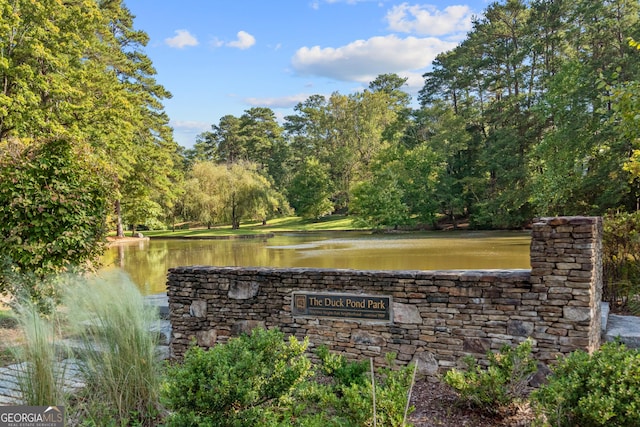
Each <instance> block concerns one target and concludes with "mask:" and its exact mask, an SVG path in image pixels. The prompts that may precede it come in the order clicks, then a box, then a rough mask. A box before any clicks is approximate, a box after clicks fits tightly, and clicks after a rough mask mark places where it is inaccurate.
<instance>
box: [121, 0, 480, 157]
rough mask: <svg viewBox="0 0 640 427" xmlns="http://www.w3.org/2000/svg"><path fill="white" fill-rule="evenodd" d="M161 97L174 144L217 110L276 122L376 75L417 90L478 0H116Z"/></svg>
mask: <svg viewBox="0 0 640 427" xmlns="http://www.w3.org/2000/svg"><path fill="white" fill-rule="evenodd" d="M124 2H125V4H126V6H127V7H128V8H129V9H130V10H131V11H132V13H133V14H134V15H135V16H136V19H135V21H134V24H135V27H136V28H137V29H139V30H143V31H145V32H146V33H147V34H148V35H149V37H150V42H149V44H148V45H147V48H146V50H145V52H146V54H147V55H148V56H149V57H150V58H151V60H152V61H153V63H154V65H155V67H156V70H157V73H158V74H157V76H156V77H157V80H158V82H159V83H161V84H162V85H164V86H165V88H167V89H168V90H169V91H170V92H171V93H172V94H173V98H172V99H169V100H166V101H165V110H166V112H167V114H168V115H169V117H170V119H171V126H172V127H173V128H174V136H175V139H176V141H177V142H178V143H179V144H180V145H182V146H185V147H191V146H193V144H194V142H195V139H196V135H198V134H199V133H201V132H204V131H206V130H210V129H211V125H212V124H218V122H219V121H220V118H221V117H222V116H224V115H226V114H232V115H234V116H240V115H242V114H243V112H244V111H246V110H248V109H249V108H252V107H269V108H271V109H273V111H274V112H275V113H276V116H277V117H278V118H279V119H282V118H283V117H284V116H286V115H288V114H291V113H292V112H293V109H292V108H293V107H294V106H295V105H296V104H297V103H298V102H302V101H304V100H305V99H307V98H308V97H309V96H310V95H314V94H320V95H325V96H329V95H330V94H331V93H333V92H336V91H337V92H340V93H342V94H345V95H346V94H349V93H352V92H355V91H361V90H363V89H364V88H366V87H367V86H368V84H369V82H370V81H371V80H373V79H374V78H375V77H376V76H377V75H379V74H383V73H397V74H398V75H400V76H402V77H407V78H408V79H409V80H408V86H407V87H406V88H405V89H406V90H407V92H409V93H411V94H412V95H413V96H414V99H415V94H416V93H417V91H418V90H419V89H420V88H421V87H422V85H423V83H424V80H423V79H422V74H423V73H424V72H426V71H428V70H429V66H430V64H431V62H432V61H433V59H434V58H435V56H436V55H437V54H438V53H440V52H443V51H447V50H450V49H452V48H453V47H455V46H456V45H457V43H459V42H460V41H461V40H462V39H464V37H465V35H466V33H467V31H468V30H469V29H470V28H471V19H472V16H478V15H480V14H481V13H482V11H483V10H484V8H485V7H486V6H487V4H488V3H487V1H486V0H466V1H464V0H460V1H456V0H440V1H436V0H431V1H429V0H427V2H426V3H421V2H411V1H409V2H405V1H396V0H180V1H177V0H124Z"/></svg>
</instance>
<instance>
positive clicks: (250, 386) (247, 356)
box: [163, 329, 414, 427]
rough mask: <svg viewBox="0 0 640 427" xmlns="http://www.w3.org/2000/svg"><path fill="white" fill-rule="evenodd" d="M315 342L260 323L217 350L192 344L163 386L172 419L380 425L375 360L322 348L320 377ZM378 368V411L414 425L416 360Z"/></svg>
mask: <svg viewBox="0 0 640 427" xmlns="http://www.w3.org/2000/svg"><path fill="white" fill-rule="evenodd" d="M306 345H307V341H306V340H305V341H304V342H299V341H297V340H296V339H295V338H293V337H290V339H289V341H288V343H287V342H286V341H285V340H284V334H283V333H282V332H280V331H279V330H278V329H271V330H269V331H265V330H264V329H255V330H254V331H253V332H252V334H251V335H246V334H245V335H241V336H240V337H238V338H232V339H230V340H229V341H228V342H227V343H226V344H219V345H216V346H215V347H213V348H211V349H209V350H203V349H201V348H199V347H191V348H190V349H189V350H188V351H187V352H186V354H185V357H184V360H183V361H182V362H181V363H179V364H177V365H174V366H173V367H170V368H169V369H168V373H167V378H166V381H165V383H164V386H163V394H164V396H165V400H166V404H167V407H168V409H170V410H171V411H173V414H172V415H171V416H170V417H169V418H168V419H167V424H166V425H168V426H180V427H186V426H274V425H277V426H280V427H287V426H293V425H296V426H307V427H312V426H318V427H320V426H322V427H327V426H336V427H337V426H341V427H360V426H363V425H373V423H374V421H373V419H374V409H373V408H374V404H373V390H374V387H373V386H372V382H371V371H370V370H369V365H370V364H369V363H366V362H350V361H347V360H346V359H345V358H344V357H343V356H341V355H337V354H334V353H329V352H328V350H326V348H325V349H324V350H321V351H320V355H319V356H320V359H321V364H320V366H318V367H317V368H318V369H317V371H318V373H320V372H322V374H320V375H319V376H315V377H312V378H309V376H310V375H311V373H312V367H311V363H310V361H309V360H308V359H307V357H306V356H305V355H304V350H305V349H306ZM392 359H393V358H392V357H389V366H388V367H383V368H378V369H377V370H376V372H375V396H376V402H377V403H376V406H375V408H376V409H375V417H376V423H377V425H379V426H388V427H400V426H409V424H407V423H406V417H407V416H408V415H409V414H410V413H411V412H412V411H413V408H412V407H409V406H408V405H407V399H408V391H409V390H410V387H411V386H412V381H413V377H412V374H413V373H414V371H413V366H410V367H404V368H397V367H394V366H393V360H392Z"/></svg>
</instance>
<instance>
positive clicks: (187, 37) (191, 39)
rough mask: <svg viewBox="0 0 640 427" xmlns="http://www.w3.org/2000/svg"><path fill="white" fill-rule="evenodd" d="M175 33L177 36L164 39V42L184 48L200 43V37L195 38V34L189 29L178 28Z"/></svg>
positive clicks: (170, 45)
mask: <svg viewBox="0 0 640 427" xmlns="http://www.w3.org/2000/svg"><path fill="white" fill-rule="evenodd" d="M175 33H176V35H175V37H169V38H166V39H164V42H165V43H166V44H167V46H169V47H175V48H178V49H182V48H183V47H185V46H197V45H198V39H197V38H195V36H193V35H192V34H191V33H190V32H189V31H187V30H176V31H175Z"/></svg>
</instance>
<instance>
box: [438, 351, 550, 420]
mask: <svg viewBox="0 0 640 427" xmlns="http://www.w3.org/2000/svg"><path fill="white" fill-rule="evenodd" d="M531 347H532V342H531V340H530V339H527V340H525V341H523V342H521V343H520V344H518V346H516V347H510V346H508V345H506V344H505V345H504V346H502V348H501V349H500V351H499V352H497V353H494V352H488V353H487V359H488V361H489V366H488V367H487V368H486V369H484V368H482V367H481V366H480V365H479V364H478V363H477V362H476V361H475V360H474V359H473V358H472V357H466V358H465V359H464V362H465V364H466V365H467V369H466V371H461V370H458V369H451V370H450V371H448V372H447V373H446V374H445V376H444V382H445V383H447V384H448V385H449V386H451V387H452V388H453V389H455V390H456V391H457V392H458V394H459V396H460V399H461V400H462V401H465V402H467V403H469V404H470V405H472V406H474V407H477V408H478V409H480V410H482V411H485V412H488V413H495V412H497V411H498V410H500V409H501V408H504V407H506V406H508V405H509V404H511V403H512V402H514V401H515V400H516V399H519V398H522V397H524V393H525V389H526V386H527V383H528V382H529V380H530V379H531V376H532V375H533V374H534V373H535V372H536V370H537V367H536V361H535V359H534V358H533V356H532V354H531Z"/></svg>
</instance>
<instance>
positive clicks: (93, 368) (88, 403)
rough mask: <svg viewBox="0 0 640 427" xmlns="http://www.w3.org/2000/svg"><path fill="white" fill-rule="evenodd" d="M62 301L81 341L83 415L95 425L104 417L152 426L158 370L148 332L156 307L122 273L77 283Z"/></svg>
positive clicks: (153, 339)
mask: <svg viewBox="0 0 640 427" xmlns="http://www.w3.org/2000/svg"><path fill="white" fill-rule="evenodd" d="M107 279H108V280H107ZM64 305H65V307H67V308H68V320H69V324H70V326H71V327H72V328H73V329H74V332H75V333H76V334H77V337H78V338H79V340H80V342H81V344H82V355H83V361H82V364H81V371H82V375H83V376H84V379H85V383H86V388H85V390H84V392H83V395H84V397H85V402H84V406H85V408H84V411H85V412H86V417H87V418H89V419H91V420H93V421H95V423H96V425H104V421H105V420H118V422H120V423H124V424H128V423H139V424H140V425H151V424H152V421H153V419H154V418H155V417H156V416H157V414H158V408H159V390H160V370H161V362H160V361H159V359H158V356H157V354H156V349H157V336H156V335H155V334H154V333H153V332H152V331H151V329H152V326H153V325H154V324H155V322H156V321H157V312H156V310H155V309H154V308H153V307H151V306H148V305H145V303H144V299H143V297H142V295H141V294H140V292H139V291H138V289H137V288H136V287H135V285H134V284H132V283H131V282H130V281H129V280H128V279H127V278H125V277H123V276H122V275H116V277H112V278H105V279H94V280H92V281H90V282H85V281H79V282H77V283H76V284H75V286H71V287H69V288H68V289H67V290H66V292H65V304H64Z"/></svg>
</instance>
